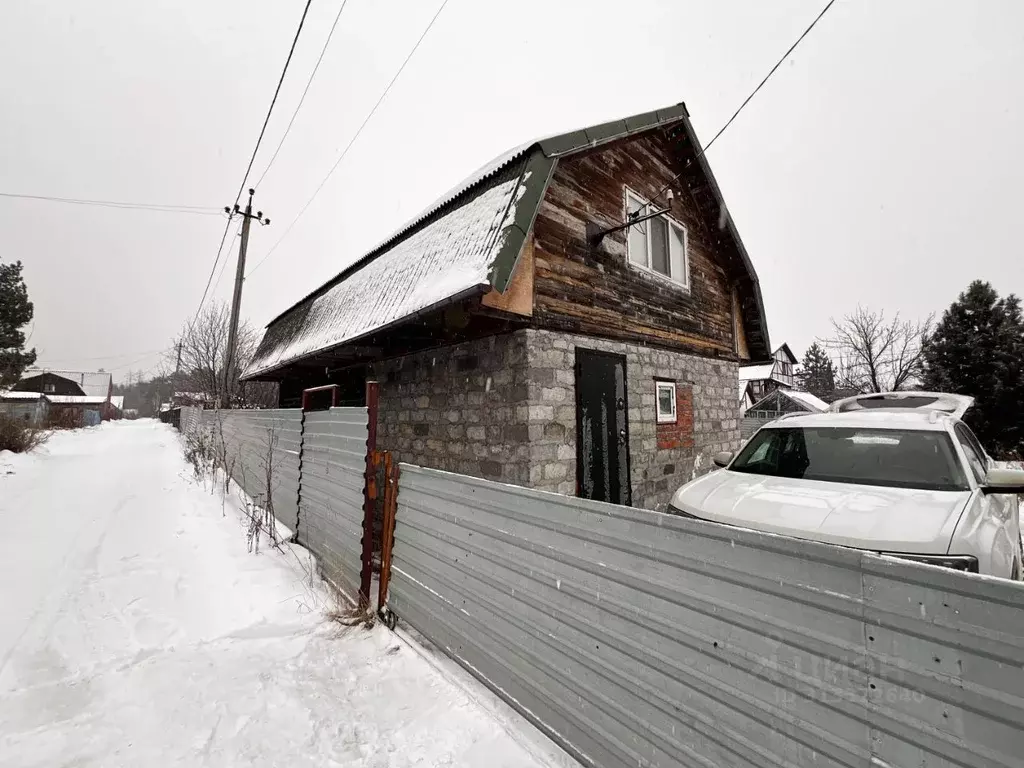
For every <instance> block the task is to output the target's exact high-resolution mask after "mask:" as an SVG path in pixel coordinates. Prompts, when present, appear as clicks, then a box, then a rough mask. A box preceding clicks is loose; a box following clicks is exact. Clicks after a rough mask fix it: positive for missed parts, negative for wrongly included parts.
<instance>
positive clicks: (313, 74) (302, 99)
mask: <svg viewBox="0 0 1024 768" xmlns="http://www.w3.org/2000/svg"><path fill="white" fill-rule="evenodd" d="M346 5H348V0H341V7H340V8H339V9H338V15H337V16H335V17H334V23H333V24H331V31H330V32H328V33H327V39H326V40H325V41H324V47H323V48H321V49H320V56H319V57H318V58H317V60H316V64H315V65H314V66H313V71H312V72H311V73H310V75H309V79H308V80H307V81H306V87H305V88H303V89H302V96H301V97H300V98H299V103H298V104H297V105H296V106H295V111H294V112H292V116H291V119H290V120H289V121H288V126H287V127H286V128H285V129H284V134H283V135H282V136H281V141H279V142H278V143H277V149H275V150H274V154H273V155H271V156H270V161H269V162H268V163H267V167H266V168H264V169H263V173H262V174H260V178H259V180H258V181H257V182H256V187H257V188H258V187H259V185H260V184H262V183H263V179H265V178H266V176H267V172H268V171H270V166H272V165H273V164H274V161H275V160H277V156H278V154H279V153H280V152H281V147H283V146H284V142H285V140H286V139H287V138H288V134H289V133H291V130H292V126H293V125H294V124H295V118H296V117H298V114H299V110H300V109H302V104H303V102H305V101H306V94H307V93H309V87H310V86H311V85H312V84H313V78H315V77H316V73H317V72H318V71H319V69H320V62H322V61H323V60H324V55H325V54H326V53H327V48H328V46H330V44H331V38H332V37H334V30H335V29H337V27H338V22H339V21H341V14H342V12H343V11H344V10H345V6H346Z"/></svg>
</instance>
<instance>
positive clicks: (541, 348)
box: [370, 329, 740, 509]
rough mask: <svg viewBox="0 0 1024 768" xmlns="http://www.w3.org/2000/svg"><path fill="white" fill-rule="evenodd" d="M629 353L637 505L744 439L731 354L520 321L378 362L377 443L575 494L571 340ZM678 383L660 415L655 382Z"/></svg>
mask: <svg viewBox="0 0 1024 768" xmlns="http://www.w3.org/2000/svg"><path fill="white" fill-rule="evenodd" d="M577 347H582V348H586V349H595V350H600V351H603V352H612V353H616V354H621V355H625V357H626V388H627V398H628V401H629V412H628V419H629V450H630V469H631V485H632V491H633V498H632V501H633V506H637V507H645V508H648V509H664V508H665V505H666V504H667V503H668V500H669V498H670V497H671V495H672V493H673V491H674V490H675V489H676V488H678V487H679V486H680V485H682V484H683V483H685V482H687V481H688V480H690V479H692V478H693V477H695V476H696V475H697V474H701V473H703V472H707V471H710V469H711V468H712V463H711V457H712V456H713V455H714V453H715V452H717V451H721V450H735V449H736V448H738V447H739V444H740V429H739V414H738V413H737V409H736V403H735V400H736V381H737V377H738V371H737V364H736V363H735V362H729V361H723V360H715V359H711V358H703V357H697V356H695V355H688V354H683V353H679V352H668V351H665V350H661V349H654V348H651V347H645V346H641V345H638V344H629V343H624V342H616V341H606V340H603V339H596V338H591V337H589V336H579V335H574V334H568V333H560V332H553V331H542V330H533V329H530V330H521V331H516V332H513V333H508V334H504V335H501V336H492V337H489V338H486V339H479V340H476V341H471V342H465V343H463V344H457V345H454V346H451V347H446V348H442V349H436V350H431V351H429V352H423V353H418V354H414V355H408V356H406V357H402V358H396V359H393V360H387V361H383V362H380V363H376V364H374V365H373V366H372V368H371V371H370V373H371V375H372V376H374V377H375V378H376V379H377V381H379V382H380V416H379V420H378V438H377V442H378V446H379V447H380V448H382V449H386V450H390V451H392V452H393V453H394V455H395V456H396V458H397V459H398V461H404V462H409V463H411V464H418V465H419V466H423V467H430V468H433V469H442V470H446V471H449V472H458V473H461V474H465V475H472V476H474V477H482V478H486V479H490V480H499V481H501V482H506V483H512V484H514V485H521V486H526V487H528V488H539V489H543V490H549V491H554V492H556V493H562V494H566V495H574V494H575V493H576V381H575V364H576V348H577ZM656 379H669V380H672V381H675V382H676V386H677V411H678V419H679V420H678V423H677V424H676V425H672V426H671V427H666V425H659V424H658V423H657V413H656V410H655V384H654V382H655V380H656Z"/></svg>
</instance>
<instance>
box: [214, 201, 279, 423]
mask: <svg viewBox="0 0 1024 768" xmlns="http://www.w3.org/2000/svg"><path fill="white" fill-rule="evenodd" d="M255 194H256V190H255V189H250V190H249V202H248V203H246V206H245V210H244V211H242V212H239V210H238V203H235V210H234V212H235V213H239V215H241V216H242V241H241V242H240V243H239V245H238V267H237V268H236V269H235V293H234V296H233V297H232V299H231V325H230V326H229V328H228V349H227V355H226V356H225V359H224V394H225V396H228V395H229V394H230V392H231V380H232V379H233V378H234V374H233V368H234V365H235V362H236V361H235V359H234V356H235V345H236V344H237V343H238V315H239V312H240V311H241V309H242V282H243V280H244V279H245V251H246V248H247V247H248V246H249V224H250V222H251V221H252V220H253V219H256V221H258V222H259V223H260V224H262V225H263V226H266V225H267V224H269V223H270V219H265V218H263V211H256V214H255V215H253V212H252V197H253V195H255ZM224 210H225V212H227V214H228V215H229V216H230V215H232V212H231V209H230V208H226V207H225V208H224ZM229 405H230V402H229Z"/></svg>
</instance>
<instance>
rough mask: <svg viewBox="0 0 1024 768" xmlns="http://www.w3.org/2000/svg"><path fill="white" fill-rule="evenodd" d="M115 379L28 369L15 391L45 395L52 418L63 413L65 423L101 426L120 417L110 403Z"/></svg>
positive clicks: (88, 373)
mask: <svg viewBox="0 0 1024 768" xmlns="http://www.w3.org/2000/svg"><path fill="white" fill-rule="evenodd" d="M113 386H114V382H113V377H112V376H111V374H109V373H107V372H106V371H56V370H50V369H40V368H33V369H29V370H28V371H26V372H25V374H24V375H23V376H22V378H21V380H20V381H18V383H17V384H15V385H14V386H13V387H12V388H11V391H12V392H22V393H32V392H35V393H40V394H43V395H46V397H47V401H48V403H49V416H50V417H54V418H57V417H58V416H59V415H60V414H63V418H64V421H65V423H69V424H72V423H79V422H81V423H87V424H91V423H99V422H100V421H101V420H107V419H112V418H118V417H119V411H118V409H117V408H115V407H114V406H113V405H112V403H111V393H112V392H113Z"/></svg>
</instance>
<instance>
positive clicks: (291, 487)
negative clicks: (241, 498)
mask: <svg viewBox="0 0 1024 768" xmlns="http://www.w3.org/2000/svg"><path fill="white" fill-rule="evenodd" d="M200 423H201V425H202V426H203V427H204V428H205V429H206V430H207V431H208V435H209V437H210V439H212V440H213V443H214V446H213V447H214V450H215V451H217V452H223V453H224V454H225V455H224V463H225V465H226V466H227V468H228V470H229V472H230V474H231V479H232V480H234V481H235V482H236V483H238V485H239V486H240V487H241V488H242V489H243V490H244V491H245V492H246V494H247V495H248V496H249V497H250V498H251V499H252V500H253V502H254V503H256V504H257V505H259V506H261V507H266V506H267V503H266V502H267V500H268V497H269V499H270V500H271V501H272V502H273V505H274V514H275V516H276V517H277V519H278V520H280V521H281V523H282V524H284V525H285V526H286V527H287V528H289V529H291V530H292V531H294V530H295V527H296V525H297V520H298V518H297V512H298V493H299V454H300V443H301V440H302V411H301V410H299V409H297V408H295V409H261V410H213V411H202V412H201V419H200Z"/></svg>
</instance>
